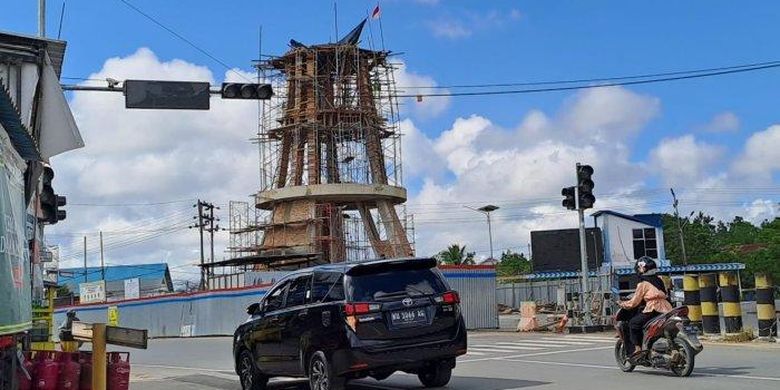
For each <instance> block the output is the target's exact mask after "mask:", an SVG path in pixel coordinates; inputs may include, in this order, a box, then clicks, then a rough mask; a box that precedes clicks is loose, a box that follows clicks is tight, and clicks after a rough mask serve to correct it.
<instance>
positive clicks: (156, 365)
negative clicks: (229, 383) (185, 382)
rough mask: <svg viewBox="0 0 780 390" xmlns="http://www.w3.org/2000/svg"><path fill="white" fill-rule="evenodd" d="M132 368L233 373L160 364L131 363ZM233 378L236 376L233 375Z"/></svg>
mask: <svg viewBox="0 0 780 390" xmlns="http://www.w3.org/2000/svg"><path fill="white" fill-rule="evenodd" d="M133 365H134V366H137V367H149V368H164V369H167V370H185V371H203V372H214V373H218V374H225V375H227V374H226V373H228V372H233V370H231V369H226V370H217V369H215V368H202V367H183V366H166V365H162V364H144V363H133ZM233 376H234V377H235V376H237V375H235V374H233Z"/></svg>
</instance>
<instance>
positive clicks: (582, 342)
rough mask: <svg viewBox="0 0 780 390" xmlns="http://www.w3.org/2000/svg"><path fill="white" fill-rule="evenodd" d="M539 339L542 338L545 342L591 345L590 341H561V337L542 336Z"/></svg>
mask: <svg viewBox="0 0 780 390" xmlns="http://www.w3.org/2000/svg"><path fill="white" fill-rule="evenodd" d="M540 340H543V341H544V342H545V343H555V344H570V345H592V344H593V342H592V341H588V342H585V341H562V339H561V338H557V337H542V338H541V339H540Z"/></svg>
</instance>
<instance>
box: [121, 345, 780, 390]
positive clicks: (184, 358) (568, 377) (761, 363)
mask: <svg viewBox="0 0 780 390" xmlns="http://www.w3.org/2000/svg"><path fill="white" fill-rule="evenodd" d="M230 343H231V339H230V338H198V339H163V340H153V341H151V342H150V348H149V349H148V350H146V351H138V350H134V351H132V358H131V362H132V375H131V386H130V388H131V389H149V390H156V389H196V390H205V389H240V386H239V384H238V380H237V377H236V375H235V374H234V373H233V363H232V362H231V357H230V355H231V345H230ZM613 345H614V344H613V339H612V338H611V337H610V335H598V336H591V335H587V336H574V335H550V334H516V333H483V332H474V333H471V334H470V336H469V353H468V354H467V355H465V356H463V357H461V358H460V359H459V361H458V366H457V368H456V369H455V373H454V375H453V379H452V381H451V382H450V385H449V389H455V390H466V389H480V390H514V389H537V388H538V389H545V390H546V389H567V390H570V389H600V390H603V389H614V388H631V389H667V388H670V387H671V386H674V387H675V388H680V389H686V390H688V389H690V390H693V389H706V390H712V389H745V388H750V389H751V390H759V389H778V388H780V346H778V345H777V344H746V345H719V344H706V345H705V350H704V352H702V353H701V354H700V355H699V356H697V362H696V370H695V371H694V373H693V375H692V376H691V377H689V378H677V377H674V376H672V375H671V374H670V373H668V372H665V371H658V370H649V369H641V368H637V371H635V372H633V373H630V374H627V373H623V372H621V371H620V370H618V368H617V367H616V366H615V362H614V359H613V357H612V348H613ZM270 388H272V389H279V390H282V389H308V386H307V385H306V384H305V381H300V380H289V379H287V380H274V381H273V382H272V384H271V386H270ZM420 388H422V387H421V385H420V384H419V382H418V381H417V377H416V376H412V375H406V374H395V375H393V376H391V377H390V378H388V379H386V380H384V381H381V382H378V381H374V380H371V379H365V380H359V381H354V382H350V384H349V385H348V389H349V390H378V389H386V390H401V389H420Z"/></svg>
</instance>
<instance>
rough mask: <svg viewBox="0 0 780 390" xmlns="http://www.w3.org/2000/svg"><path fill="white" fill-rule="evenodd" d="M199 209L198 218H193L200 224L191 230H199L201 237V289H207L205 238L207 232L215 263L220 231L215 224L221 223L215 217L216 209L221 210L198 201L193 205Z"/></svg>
mask: <svg viewBox="0 0 780 390" xmlns="http://www.w3.org/2000/svg"><path fill="white" fill-rule="evenodd" d="M193 207H197V208H198V216H196V217H193V219H197V220H198V223H197V224H195V225H192V226H189V228H190V229H192V228H198V234H199V235H200V284H201V289H204V290H205V289H206V285H207V283H208V272H207V271H206V267H205V264H206V254H205V248H204V240H203V238H204V237H203V236H204V233H205V232H208V233H209V245H210V249H211V256H210V257H209V262H210V263H213V262H214V232H216V231H218V230H219V225H215V224H214V222H216V221H219V218H215V217H214V209H217V210H219V207H216V206H214V204H212V203H208V202H204V201H202V200H200V199H198V203H197V204H195V205H193Z"/></svg>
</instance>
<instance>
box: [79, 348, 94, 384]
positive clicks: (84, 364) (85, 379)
mask: <svg viewBox="0 0 780 390" xmlns="http://www.w3.org/2000/svg"><path fill="white" fill-rule="evenodd" d="M79 364H81V378H80V380H79V390H92V353H91V352H79Z"/></svg>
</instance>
